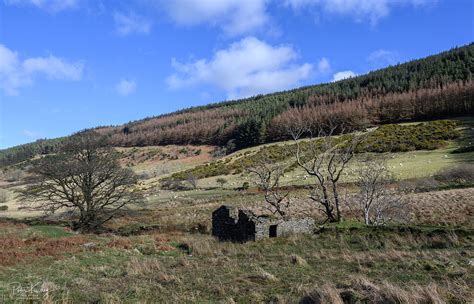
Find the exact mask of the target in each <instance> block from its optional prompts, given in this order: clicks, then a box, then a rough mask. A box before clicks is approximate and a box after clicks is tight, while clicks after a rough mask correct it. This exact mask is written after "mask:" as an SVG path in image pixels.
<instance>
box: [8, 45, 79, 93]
mask: <svg viewBox="0 0 474 304" xmlns="http://www.w3.org/2000/svg"><path fill="white" fill-rule="evenodd" d="M83 68H84V64H83V63H82V62H68V61H66V60H64V59H62V58H58V57H54V56H52V55H49V56H48V57H35V58H27V59H25V60H23V61H21V60H20V58H19V56H18V53H17V52H15V51H12V50H10V49H9V48H7V47H6V46H4V45H2V44H0V89H1V90H3V91H4V93H5V94H7V95H17V94H18V93H19V90H20V89H21V88H23V87H26V86H29V85H32V84H33V83H34V80H35V78H36V77H38V76H41V75H43V76H46V77H47V78H48V79H55V80H70V81H77V80H80V79H81V78H82V72H83Z"/></svg>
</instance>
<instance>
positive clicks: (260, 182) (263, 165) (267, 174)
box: [247, 158, 291, 220]
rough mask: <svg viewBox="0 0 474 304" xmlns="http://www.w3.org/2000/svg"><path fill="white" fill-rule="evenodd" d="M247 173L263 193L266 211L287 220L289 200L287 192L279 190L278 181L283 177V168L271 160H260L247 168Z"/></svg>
mask: <svg viewBox="0 0 474 304" xmlns="http://www.w3.org/2000/svg"><path fill="white" fill-rule="evenodd" d="M247 171H248V172H250V173H252V174H254V175H255V176H256V180H255V183H256V184H257V186H258V187H259V188H260V189H261V190H263V191H264V193H265V202H266V203H267V209H268V210H270V212H272V213H273V214H278V215H279V216H280V217H281V218H282V219H284V220H286V219H288V208H289V207H290V202H291V201H290V198H289V192H288V191H282V190H281V188H280V179H281V178H282V177H283V173H284V170H283V167H282V166H281V165H280V164H278V163H275V162H272V161H271V160H269V159H268V158H267V159H262V160H259V161H256V162H255V164H254V165H253V166H251V167H248V168H247Z"/></svg>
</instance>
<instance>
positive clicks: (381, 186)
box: [351, 156, 408, 225]
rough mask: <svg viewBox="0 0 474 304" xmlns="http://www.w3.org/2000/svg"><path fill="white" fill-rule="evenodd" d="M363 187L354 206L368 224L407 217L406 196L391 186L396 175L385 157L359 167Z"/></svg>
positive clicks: (383, 222)
mask: <svg viewBox="0 0 474 304" xmlns="http://www.w3.org/2000/svg"><path fill="white" fill-rule="evenodd" d="M355 175H356V178H357V181H356V185H357V186H358V188H359V191H358V193H357V194H356V196H355V199H354V201H353V203H352V204H351V207H354V206H355V208H356V211H357V212H358V213H360V214H361V215H362V216H363V218H364V223H365V224H366V225H384V224H385V223H387V222H389V221H402V220H405V219H406V218H407V215H408V211H407V210H408V209H407V208H406V207H407V206H406V203H405V201H404V199H403V197H402V196H401V195H400V194H399V193H397V191H396V190H395V189H394V188H393V187H392V186H391V184H392V183H393V178H392V176H391V173H390V171H389V170H388V169H387V165H386V160H385V159H384V157H381V156H379V157H378V158H373V157H372V158H370V157H369V158H368V159H367V160H365V161H361V162H360V166H359V167H358V168H357V169H356V170H355Z"/></svg>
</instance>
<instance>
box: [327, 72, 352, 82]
mask: <svg viewBox="0 0 474 304" xmlns="http://www.w3.org/2000/svg"><path fill="white" fill-rule="evenodd" d="M355 76H357V74H356V73H354V72H352V71H342V72H337V73H336V74H334V75H333V76H332V81H339V80H342V79H347V78H351V77H355Z"/></svg>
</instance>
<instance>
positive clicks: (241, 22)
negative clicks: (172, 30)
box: [158, 0, 269, 36]
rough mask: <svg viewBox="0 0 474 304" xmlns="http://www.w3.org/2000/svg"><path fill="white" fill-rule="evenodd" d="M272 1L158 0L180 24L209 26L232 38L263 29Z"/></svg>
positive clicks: (267, 19)
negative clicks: (267, 6)
mask: <svg viewBox="0 0 474 304" xmlns="http://www.w3.org/2000/svg"><path fill="white" fill-rule="evenodd" d="M267 2H269V0H174V1H168V0H158V3H159V4H160V5H161V6H163V7H164V8H165V11H166V12H167V14H168V15H169V16H170V18H171V19H172V20H173V21H174V22H175V23H176V24H178V25H181V26H191V25H198V24H209V25H211V26H218V27H220V28H222V29H223V30H224V32H225V33H226V34H228V35H231V36H233V35H239V34H245V33H250V32H253V31H255V30H257V29H260V28H262V27H263V26H264V25H266V24H267V23H268V21H269V16H268V14H267V11H266V4H267Z"/></svg>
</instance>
